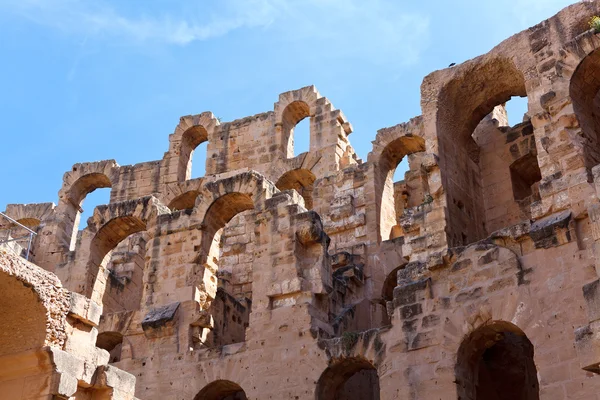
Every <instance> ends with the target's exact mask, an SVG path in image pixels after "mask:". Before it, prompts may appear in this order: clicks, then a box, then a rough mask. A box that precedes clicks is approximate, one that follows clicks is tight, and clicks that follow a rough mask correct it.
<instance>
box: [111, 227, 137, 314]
mask: <svg viewBox="0 0 600 400" xmlns="http://www.w3.org/2000/svg"><path fill="white" fill-rule="evenodd" d="M146 243H147V235H146V232H138V233H133V234H131V235H129V236H128V237H127V238H126V239H124V240H123V241H121V242H120V243H119V244H118V245H117V246H116V247H115V248H114V250H112V252H111V254H110V258H109V261H108V262H107V263H106V270H105V274H106V288H105V290H104V295H103V296H102V313H103V315H108V314H111V313H115V312H121V311H134V310H138V309H139V308H140V305H141V301H142V293H143V277H144V268H145V262H146Z"/></svg>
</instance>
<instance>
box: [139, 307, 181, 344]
mask: <svg viewBox="0 0 600 400" xmlns="http://www.w3.org/2000/svg"><path fill="white" fill-rule="evenodd" d="M179 305H180V303H179V302H176V303H171V304H169V305H166V306H164V307H159V308H155V309H153V310H150V311H149V312H148V313H147V314H146V316H145V317H144V319H143V320H142V329H143V330H144V335H146V337H148V338H157V337H162V336H168V335H170V334H172V333H173V329H174V326H175V318H176V316H177V310H178V309H179Z"/></svg>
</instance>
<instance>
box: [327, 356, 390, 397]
mask: <svg viewBox="0 0 600 400" xmlns="http://www.w3.org/2000/svg"><path fill="white" fill-rule="evenodd" d="M316 400H379V376H378V375H377V370H376V369H375V367H374V366H373V364H371V363H370V362H369V361H367V360H365V359H363V358H347V359H344V360H341V361H338V362H337V363H335V364H334V365H331V366H329V367H328V368H327V369H326V370H325V371H324V372H323V373H322V374H321V377H320V378H319V381H318V382H317V391H316Z"/></svg>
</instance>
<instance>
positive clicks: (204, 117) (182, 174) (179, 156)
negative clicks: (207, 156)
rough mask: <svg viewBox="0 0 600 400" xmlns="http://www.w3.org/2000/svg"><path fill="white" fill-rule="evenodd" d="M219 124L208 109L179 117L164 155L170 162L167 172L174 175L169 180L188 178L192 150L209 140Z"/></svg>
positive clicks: (190, 171)
mask: <svg viewBox="0 0 600 400" xmlns="http://www.w3.org/2000/svg"><path fill="white" fill-rule="evenodd" d="M219 125H220V122H219V120H218V119H217V118H216V117H215V116H214V115H213V114H212V113H211V112H208V111H207V112H203V113H202V114H197V115H186V116H184V117H181V118H180V120H179V124H178V125H177V126H176V127H175V132H174V133H173V134H172V135H170V136H169V152H168V153H167V154H166V155H165V156H166V157H165V158H167V161H169V164H171V165H170V166H169V172H168V173H169V174H171V173H174V174H175V175H176V179H172V180H171V179H170V181H177V182H183V181H186V180H188V179H190V177H191V173H192V156H193V153H194V150H195V149H196V147H198V145H200V144H201V143H203V142H207V141H210V140H211V137H212V135H213V133H214V131H215V129H216V127H218V126H219Z"/></svg>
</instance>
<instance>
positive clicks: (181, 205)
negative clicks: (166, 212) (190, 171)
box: [167, 190, 200, 211]
mask: <svg viewBox="0 0 600 400" xmlns="http://www.w3.org/2000/svg"><path fill="white" fill-rule="evenodd" d="M199 194H200V191H198V190H190V191H189V192H185V193H182V194H180V195H179V196H177V197H175V198H174V199H173V200H171V201H170V202H169V205H168V206H167V207H169V209H170V210H171V211H180V210H190V209H192V208H194V206H195V204H196V198H197V197H198V195H199Z"/></svg>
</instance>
